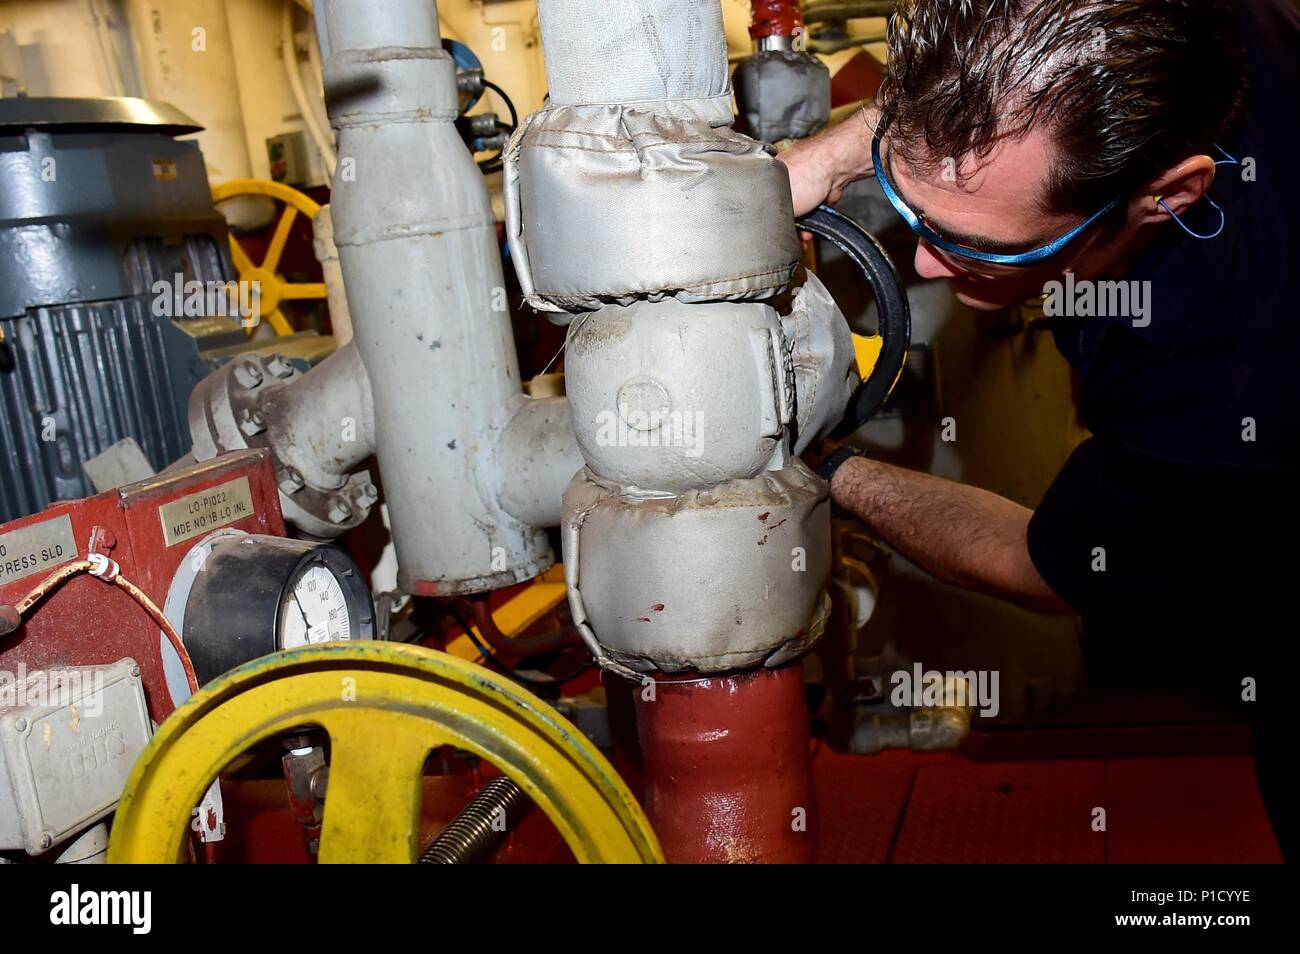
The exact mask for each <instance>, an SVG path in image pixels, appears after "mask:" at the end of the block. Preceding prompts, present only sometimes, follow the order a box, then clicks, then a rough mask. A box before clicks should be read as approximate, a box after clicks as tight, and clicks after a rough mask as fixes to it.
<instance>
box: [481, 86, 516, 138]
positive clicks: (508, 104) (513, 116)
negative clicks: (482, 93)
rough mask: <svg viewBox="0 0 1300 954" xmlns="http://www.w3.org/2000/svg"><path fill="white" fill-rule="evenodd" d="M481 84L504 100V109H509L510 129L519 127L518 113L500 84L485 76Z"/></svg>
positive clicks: (513, 129) (512, 130)
mask: <svg viewBox="0 0 1300 954" xmlns="http://www.w3.org/2000/svg"><path fill="white" fill-rule="evenodd" d="M483 86H484V88H486V89H490V90H492V92H494V93H496V94H497V95H498V96H500V97H501V99H502V100H503V101H504V102H505V104H506V109H508V110H510V131H511V132H514V131H515V130H516V129H518V128H519V114H518V113H517V112H515V104H514V103H513V102H512V101H511V99H510V97H509V96H507V95H506V91H505V90H503V89H502V88H501V87H500V86H498V85H497V84H496V83H494V82H492V81H491V80H490V79H488V78H487V77H484V78H483Z"/></svg>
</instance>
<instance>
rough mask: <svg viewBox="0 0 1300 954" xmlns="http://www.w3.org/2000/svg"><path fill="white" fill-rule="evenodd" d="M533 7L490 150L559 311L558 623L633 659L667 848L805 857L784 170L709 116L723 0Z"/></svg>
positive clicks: (517, 252)
mask: <svg viewBox="0 0 1300 954" xmlns="http://www.w3.org/2000/svg"><path fill="white" fill-rule="evenodd" d="M538 16H539V20H540V25H541V31H542V38H543V53H544V55H545V60H546V72H547V78H548V81H549V83H550V90H551V99H550V102H549V104H548V105H547V106H546V107H544V108H543V110H541V111H539V112H538V113H535V114H534V115H533V116H531V117H529V120H528V121H527V122H525V124H524V125H523V126H522V127H521V130H520V132H519V133H517V134H516V137H515V139H514V140H513V142H512V146H511V149H510V150H509V152H510V153H511V155H510V157H509V159H508V161H507V176H506V178H507V185H508V189H509V190H514V191H513V193H511V192H508V196H511V195H512V196H513V200H512V201H508V204H507V210H508V229H509V232H508V234H509V235H510V236H511V243H512V245H511V248H512V253H513V257H514V262H515V266H516V268H517V269H518V270H519V271H520V278H521V286H522V287H523V288H524V290H525V294H526V295H527V296H528V299H529V301H530V302H533V303H534V305H535V307H538V308H540V309H547V310H551V311H560V310H565V311H568V312H570V318H571V320H572V322H573V323H572V324H571V326H570V333H569V342H568V344H569V360H568V365H567V375H568V388H569V393H570V395H571V398H572V409H573V414H574V424H575V428H576V429H577V432H578V437H579V445H580V446H581V448H582V451H583V455H584V459H585V460H586V464H587V466H586V468H585V469H584V470H583V471H582V472H581V473H580V474H579V475H578V477H576V478H575V479H574V481H573V483H571V484H570V487H569V489H568V491H567V492H566V495H565V515H564V518H565V525H564V532H565V537H564V541H565V546H564V549H565V559H566V567H565V570H566V581H567V582H568V585H569V590H570V592H569V599H570V608H571V609H572V610H573V618H574V622H575V624H576V625H577V626H578V627H579V630H580V632H582V634H583V637H584V639H585V640H586V641H587V643H588V645H589V646H590V647H591V648H592V650H593V652H595V653H596V654H597V656H598V658H599V659H600V662H601V664H602V665H603V666H605V667H606V668H607V669H609V670H610V671H612V672H615V673H618V674H620V675H623V676H624V677H629V678H631V679H633V680H637V679H638V674H641V675H640V681H639V683H638V684H637V685H635V686H634V688H633V690H632V691H633V692H634V694H635V695H634V698H635V700H636V702H635V708H636V712H637V724H638V734H639V736H640V741H641V748H642V754H643V757H644V763H645V776H646V793H647V811H648V812H649V814H650V817H651V821H652V823H653V824H654V827H655V830H656V832H657V833H658V835H659V838H660V842H661V844H662V845H663V846H664V850H665V854H666V856H667V858H668V859H669V860H670V861H674V862H702V861H711V862H717V861H723V862H737V861H738V862H807V861H811V860H812V859H813V852H814V848H815V831H814V828H815V817H814V816H815V810H816V809H815V793H814V787H813V782H812V775H811V766H810V761H809V728H808V716H807V711H806V708H805V702H804V688H803V685H804V682H803V673H802V668H801V667H800V666H798V665H787V664H786V663H788V662H789V661H790V660H791V659H793V658H795V657H797V655H798V654H799V653H801V652H803V651H805V650H806V648H807V646H808V645H810V644H811V642H812V641H813V640H815V639H816V638H817V636H818V635H820V632H821V625H822V624H823V623H824V615H825V614H824V607H825V596H824V592H823V588H824V584H825V576H826V570H827V565H826V564H827V560H828V556H829V540H828V536H829V526H828V523H829V521H828V514H827V509H828V508H827V505H826V490H825V485H824V483H823V482H821V481H819V480H818V479H817V478H816V477H815V476H814V475H812V474H811V473H809V472H807V470H806V469H805V468H804V467H803V465H802V464H801V463H799V462H798V461H796V460H792V459H791V456H790V451H791V448H790V431H789V426H790V424H791V422H792V420H794V410H795V408H794V386H793V379H794V361H795V359H796V358H798V359H799V360H802V352H800V353H799V354H798V355H796V354H794V353H793V351H792V347H791V342H790V341H789V340H787V337H786V335H787V332H786V331H785V330H784V329H783V326H782V323H781V320H780V319H779V317H778V314H777V312H776V310H775V308H774V307H773V306H772V304H770V303H767V302H769V301H770V300H771V299H772V298H773V295H774V293H775V292H777V291H779V290H781V289H782V288H783V287H785V285H786V283H787V282H788V281H789V279H790V276H791V275H792V273H793V272H794V270H795V264H796V261H797V258H798V249H797V243H796V242H795V226H794V219H793V215H792V210H791V208H790V205H789V196H788V185H787V182H786V180H785V178H784V173H783V171H782V169H781V167H780V166H779V164H775V163H774V162H773V160H772V159H771V157H770V156H769V155H767V154H766V153H765V152H764V151H763V150H762V149H761V148H760V147H758V146H757V145H756V144H755V143H754V142H753V141H752V140H749V139H746V138H745V137H743V136H740V135H738V134H736V133H735V132H733V131H732V130H731V129H730V128H728V127H729V126H730V125H731V122H732V119H733V114H732V110H731V105H730V88H729V82H728V71H727V55H726V41H725V36H724V33H723V27H722V9H721V4H720V2H719V0H640V2H638V3H636V4H613V3H602V2H600V0H538ZM584 136H585V138H584ZM593 156H594V158H593ZM715 234H717V238H716V239H715V238H714V236H715ZM622 236H627V238H625V239H624V238H622ZM787 252H788V254H787ZM534 279H536V280H535V281H534ZM576 313H581V317H573V315H574V314H576ZM841 320H842V319H841ZM796 324H797V322H796ZM805 410H806V409H805ZM678 425H681V426H678ZM687 425H689V426H687ZM687 438H690V439H687ZM728 440H732V443H734V444H736V445H737V446H736V447H734V448H733V447H731V446H730V445H729V444H728V443H727V441H728ZM792 557H793V560H792ZM760 665H761V666H765V667H770V668H760V669H756V670H754V671H751V672H744V673H740V674H736V673H735V672H734V669H736V668H739V667H749V666H760ZM692 669H694V670H698V672H692V671H691V670H692ZM668 672H671V673H672V675H667V674H666V673H668ZM701 673H704V674H701Z"/></svg>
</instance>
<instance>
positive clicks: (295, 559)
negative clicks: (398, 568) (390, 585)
mask: <svg viewBox="0 0 1300 954" xmlns="http://www.w3.org/2000/svg"><path fill="white" fill-rule="evenodd" d="M165 612H166V614H167V616H168V618H169V619H170V620H171V622H172V624H173V625H174V626H176V628H177V630H178V631H179V632H180V636H181V641H182V642H183V643H184V644H185V649H186V651H187V652H188V653H189V655H190V661H191V662H192V663H193V664H194V673H195V675H196V676H198V679H199V683H200V685H202V684H203V683H206V682H209V681H211V680H213V679H215V678H216V677H217V676H220V675H221V674H222V673H225V672H228V671H229V670H231V669H234V668H235V667H236V666H239V665H241V664H243V663H246V662H248V661H249V660H251V659H256V658H257V657H259V656H265V655H267V654H268V653H273V652H276V651H278V650H281V649H295V648H298V647H300V646H311V645H315V644H317V643H327V642H341V641H348V640H358V639H374V638H375V608H374V603H373V602H372V601H371V598H370V590H369V587H368V586H367V585H366V581H365V578H364V577H363V575H362V573H361V571H360V570H359V569H358V568H357V566H356V564H355V563H353V562H352V559H351V557H349V556H348V555H347V554H346V553H344V552H343V551H342V550H340V549H339V548H338V547H334V546H330V545H328V544H322V543H312V542H309V541H304V540H286V539H284V538H283V537H270V536H260V535H254V534H246V533H241V532H239V531H229V530H227V531H218V532H217V533H214V534H212V536H210V537H207V538H206V539H204V540H203V541H202V542H200V543H199V544H198V545H197V546H196V547H194V549H193V550H191V551H190V552H189V554H188V555H187V556H186V558H185V560H184V561H183V562H182V564H181V567H180V569H179V570H178V571H177V574H176V577H175V579H174V580H173V582H172V587H171V591H170V593H169V594H168V598H167V607H166V610H165ZM173 662H174V663H175V668H176V670H177V671H178V673H179V671H180V666H179V659H174V660H173ZM171 669H172V667H170V666H169V667H168V686H169V688H170V689H171V691H172V697H173V699H174V700H175V701H177V702H179V701H180V699H181V698H184V696H186V695H188V692H186V691H185V690H184V689H183V688H181V687H179V686H177V685H176V680H175V679H174V678H173V673H172V671H171ZM181 686H183V680H182V682H181ZM178 692H179V693H180V697H179V698H178Z"/></svg>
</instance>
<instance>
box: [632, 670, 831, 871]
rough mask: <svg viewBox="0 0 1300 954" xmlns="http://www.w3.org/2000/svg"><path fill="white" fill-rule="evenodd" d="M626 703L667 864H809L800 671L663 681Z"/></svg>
mask: <svg viewBox="0 0 1300 954" xmlns="http://www.w3.org/2000/svg"><path fill="white" fill-rule="evenodd" d="M652 690H653V691H652ZM634 698H635V701H636V715H637V734H638V735H639V736H640V740H641V755H642V758H643V760H644V764H645V780H646V812H647V814H648V815H649V817H650V823H651V824H652V825H653V826H654V829H655V831H656V832H657V833H658V835H659V841H660V843H661V844H662V845H663V849H664V855H665V856H666V857H667V859H668V860H669V861H670V862H673V863H675V864H699V863H708V862H766V863H809V862H811V861H812V860H813V856H814V854H815V851H816V828H815V824H814V821H815V816H816V807H817V806H816V792H815V790H814V788H813V779H812V763H811V759H810V756H809V745H808V710H807V706H806V704H805V702H804V679H803V669H802V667H801V666H799V665H798V664H795V665H792V666H786V667H784V668H782V669H761V670H758V671H756V672H749V673H744V674H742V675H739V676H718V677H711V678H694V679H692V678H689V677H687V676H683V675H672V676H668V675H664V676H663V677H662V679H661V680H660V681H657V682H656V683H655V684H654V685H653V686H649V685H647V686H643V687H640V688H637V689H635V690H634Z"/></svg>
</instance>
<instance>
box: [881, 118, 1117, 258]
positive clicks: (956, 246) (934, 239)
mask: <svg viewBox="0 0 1300 954" xmlns="http://www.w3.org/2000/svg"><path fill="white" fill-rule="evenodd" d="M884 133H885V130H884V127H881V128H880V129H878V130H877V131H876V134H875V136H874V137H872V140H871V164H872V165H873V166H875V168H876V181H877V182H879V183H880V189H881V191H882V192H884V193H885V198H887V199H888V200H889V204H890V205H892V206H893V207H894V210H895V211H896V212H897V213H898V214H899V215H901V216H902V217H903V221H904V222H906V223H907V227H908V228H910V229H911V230H912V231H913V232H915V233H916V234H917V235H919V236H920V237H921V238H923V239H925V241H926V242H927V243H929V244H930V245H933V246H934V247H935V248H937V249H940V250H941V251H944V252H947V253H949V254H950V255H959V256H961V257H962V258H969V259H973V260H974V261H977V262H986V263H988V264H990V265H1011V266H1016V267H1023V266H1026V265H1036V264H1037V263H1039V262H1041V261H1043V260H1044V259H1048V258H1051V257H1052V256H1053V255H1055V254H1056V253H1057V252H1059V251H1061V249H1063V248H1065V247H1066V246H1067V245H1069V244H1070V243H1071V242H1073V241H1074V240H1075V239H1076V238H1078V237H1079V236H1080V235H1082V234H1083V233H1084V232H1086V231H1087V230H1088V229H1089V228H1091V227H1092V226H1093V225H1095V224H1096V223H1097V221H1098V220H1099V219H1101V218H1102V217H1103V216H1105V215H1106V213H1107V212H1109V211H1110V210H1111V209H1113V208H1115V206H1117V205H1119V203H1120V200H1121V199H1122V198H1123V196H1116V197H1115V198H1114V199H1112V200H1111V201H1110V202H1108V203H1107V204H1106V206H1105V208H1102V209H1099V210H1097V211H1096V212H1095V213H1093V214H1092V215H1090V216H1088V218H1086V219H1085V220H1084V221H1082V222H1080V223H1079V224H1078V225H1076V226H1075V227H1074V228H1072V229H1070V231H1068V232H1066V233H1065V234H1064V235H1062V236H1061V237H1060V238H1058V239H1056V240H1054V241H1052V242H1048V243H1047V244H1046V245H1043V246H1041V247H1039V248H1035V249H1030V250H1029V251H1028V252H1015V253H1011V254H1008V253H1004V252H987V251H984V250H983V249H978V248H971V247H970V246H967V245H962V244H960V243H958V242H953V241H950V240H949V239H946V238H944V237H943V236H942V235H940V234H939V233H938V232H936V231H935V230H934V229H932V228H930V227H929V226H928V225H926V224H925V221H924V220H923V219H922V217H921V216H919V215H917V214H916V213H915V212H913V211H912V210H911V209H910V208H908V206H907V203H906V202H904V201H903V200H902V198H901V197H900V196H899V194H898V192H897V191H896V190H895V189H894V184H893V183H892V182H890V181H889V177H888V176H887V175H885V166H884V163H882V162H881V161H880V137H881V136H883V135H884Z"/></svg>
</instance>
